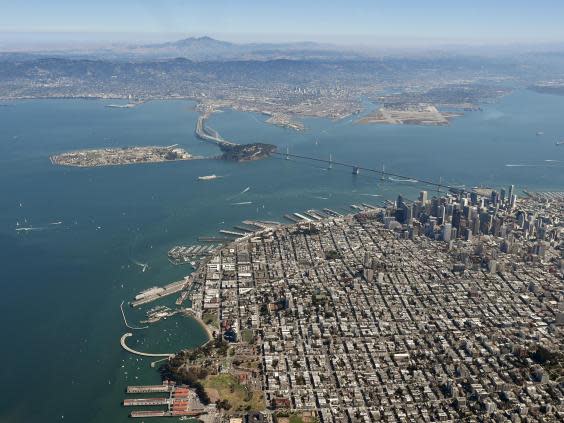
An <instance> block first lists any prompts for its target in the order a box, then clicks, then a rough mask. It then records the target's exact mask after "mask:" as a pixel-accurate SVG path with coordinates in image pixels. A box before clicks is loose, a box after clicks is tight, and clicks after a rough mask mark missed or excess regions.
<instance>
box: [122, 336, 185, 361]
mask: <svg viewBox="0 0 564 423" xmlns="http://www.w3.org/2000/svg"><path fill="white" fill-rule="evenodd" d="M130 336H133V334H132V333H131V332H128V333H124V334H123V335H122V336H121V339H120V340H119V342H120V344H121V347H122V348H123V349H124V350H125V351H127V352H130V353H131V354H136V355H140V356H143V357H173V356H174V354H166V353H165V354H152V353H144V352H141V351H135V350H134V349H132V348H130V347H128V346H127V344H126V343H125V340H126V339H127V338H129V337H130Z"/></svg>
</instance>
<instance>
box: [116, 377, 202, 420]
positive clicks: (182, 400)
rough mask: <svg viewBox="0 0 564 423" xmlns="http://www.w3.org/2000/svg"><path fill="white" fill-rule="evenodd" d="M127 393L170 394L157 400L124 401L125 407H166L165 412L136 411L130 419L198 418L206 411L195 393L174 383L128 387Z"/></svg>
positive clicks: (134, 399) (133, 399) (166, 382)
mask: <svg viewBox="0 0 564 423" xmlns="http://www.w3.org/2000/svg"><path fill="white" fill-rule="evenodd" d="M126 392H127V393H128V394H141V393H150V394H154V393H163V394H168V396H163V397H156V398H131V399H125V400H123V406H124V407H147V406H156V405H164V406H166V409H165V410H135V411H132V412H131V413H130V414H129V415H130V417H138V418H147V417H179V416H198V415H200V414H202V413H204V412H205V411H206V410H205V408H204V407H203V405H202V403H201V402H200V401H199V400H198V398H197V396H196V394H195V392H194V391H192V390H191V389H189V388H188V387H187V386H177V385H176V384H175V383H174V382H168V381H165V382H163V384H162V385H146V386H128V387H127V389H126Z"/></svg>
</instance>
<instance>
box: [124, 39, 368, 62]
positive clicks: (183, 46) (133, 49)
mask: <svg viewBox="0 0 564 423" xmlns="http://www.w3.org/2000/svg"><path fill="white" fill-rule="evenodd" d="M118 51H119V52H120V53H122V54H125V55H131V56H136V57H144V58H161V59H170V58H176V57H182V58H186V59H190V60H194V61H212V60H222V61H223V60H275V59H295V60H296V59H300V60H307V59H317V60H330V59H341V60H342V59H361V58H366V56H365V55H363V54H361V53H359V52H356V51H353V50H352V49H347V48H345V47H339V46H334V45H330V44H321V43H314V42H299V43H280V44H275V43H249V44H236V43H231V42H228V41H220V40H216V39H214V38H211V37H207V36H204V37H189V38H184V39H182V40H178V41H171V42H165V43H159V44H143V45H130V46H127V47H124V48H120V49H118V50H117V51H116V52H118Z"/></svg>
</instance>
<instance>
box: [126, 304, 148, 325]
mask: <svg viewBox="0 0 564 423" xmlns="http://www.w3.org/2000/svg"><path fill="white" fill-rule="evenodd" d="M124 302H125V301H122V302H121V304H120V306H119V308H120V309H121V315H122V316H123V323H125V326H127V327H128V328H129V329H133V330H140V329H147V328H148V327H149V326H142V327H140V328H136V327H133V326H130V325H129V323H127V319H126V318H125V312H124V311H123V303H124Z"/></svg>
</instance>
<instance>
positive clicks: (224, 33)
mask: <svg viewBox="0 0 564 423" xmlns="http://www.w3.org/2000/svg"><path fill="white" fill-rule="evenodd" d="M0 11H1V12H0V31H1V32H4V33H6V32H35V33H38V32H67V33H68V32H72V33H77V32H83V33H90V34H91V36H92V37H94V38H95V37H96V33H98V34H99V36H100V37H104V33H105V34H106V35H105V36H108V34H115V33H122V34H121V37H122V38H123V37H125V38H127V34H131V36H132V37H133V34H140V33H152V34H162V33H169V34H173V33H174V35H176V34H187V35H212V36H216V37H219V38H223V39H230V40H234V41H260V40H267V41H285V40H288V41H296V40H317V41H329V42H339V41H341V42H343V43H358V42H363V43H366V44H372V43H375V44H378V43H380V42H386V43H389V42H393V41H394V40H395V41H397V42H398V43H402V42H408V41H409V40H412V41H417V40H428V41H438V42H449V43H459V42H477V43H506V42H558V41H564V0H536V1H531V0H528V1H525V0H449V1H447V0H395V1H390V0H382V1H381V0H372V1H369V0H366V1H358V0H349V1H332V0H325V1H318V0H301V1H294V0H283V1H276V2H275V1H269V0H262V1H245V0H232V1H221V0H200V1H191V0H160V1H157V0H113V1H109V0H93V1H83V0H73V1H70V0H21V1H20V0H0Z"/></svg>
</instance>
